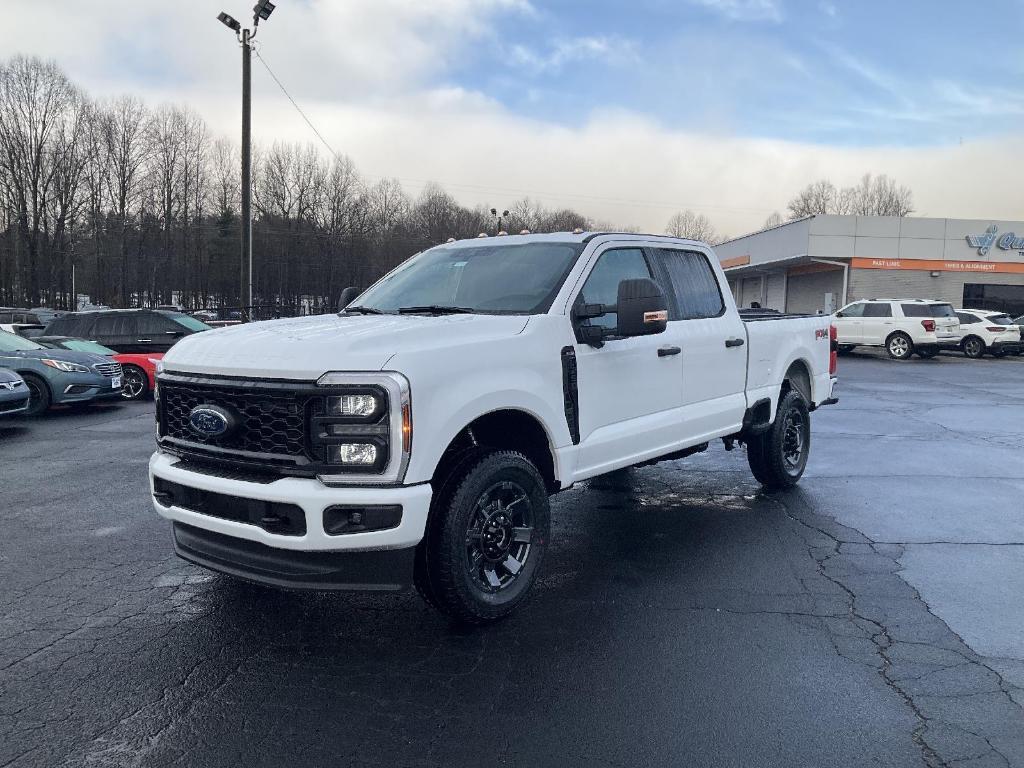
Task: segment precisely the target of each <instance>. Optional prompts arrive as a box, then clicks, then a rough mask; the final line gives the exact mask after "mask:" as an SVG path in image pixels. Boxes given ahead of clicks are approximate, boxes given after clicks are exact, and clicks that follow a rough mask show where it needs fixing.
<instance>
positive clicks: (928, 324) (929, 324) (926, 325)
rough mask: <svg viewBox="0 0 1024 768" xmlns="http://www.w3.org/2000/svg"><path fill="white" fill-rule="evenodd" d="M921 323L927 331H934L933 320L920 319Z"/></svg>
mask: <svg viewBox="0 0 1024 768" xmlns="http://www.w3.org/2000/svg"><path fill="white" fill-rule="evenodd" d="M921 325H923V326H924V329H925V330H926V331H928V333H933V332H934V331H935V321H934V320H922V321H921Z"/></svg>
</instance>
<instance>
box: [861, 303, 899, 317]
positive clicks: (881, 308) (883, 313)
mask: <svg viewBox="0 0 1024 768" xmlns="http://www.w3.org/2000/svg"><path fill="white" fill-rule="evenodd" d="M864 317H892V306H891V305H889V304H868V305H866V306H865V307H864Z"/></svg>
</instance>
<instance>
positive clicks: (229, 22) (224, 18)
mask: <svg viewBox="0 0 1024 768" xmlns="http://www.w3.org/2000/svg"><path fill="white" fill-rule="evenodd" d="M217 21H219V22H220V23H221V24H223V25H224V26H225V27H227V28H228V29H230V30H232V31H233V32H234V33H235V34H236V35H237V34H238V33H239V32H241V31H242V25H241V24H239V23H238V21H237V20H236V19H235V18H234V17H233V16H228V14H226V13H224V12H223V11H221V13H220V14H219V15H218V16H217Z"/></svg>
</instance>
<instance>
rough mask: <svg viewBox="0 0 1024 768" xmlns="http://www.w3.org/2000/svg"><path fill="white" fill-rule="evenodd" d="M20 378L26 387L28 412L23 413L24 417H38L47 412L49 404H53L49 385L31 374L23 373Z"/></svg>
mask: <svg viewBox="0 0 1024 768" xmlns="http://www.w3.org/2000/svg"><path fill="white" fill-rule="evenodd" d="M21 377H22V378H23V379H24V380H25V385H26V386H27V387H28V410H27V411H25V415H26V416H38V415H39V414H41V413H45V412H46V411H47V410H49V408H50V404H51V403H52V402H53V397H52V396H51V395H50V387H49V385H48V384H47V383H46V382H45V381H44V380H43V379H41V378H39V377H38V376H35V375H33V374H31V373H23V374H22V375H21Z"/></svg>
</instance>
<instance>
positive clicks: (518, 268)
mask: <svg viewBox="0 0 1024 768" xmlns="http://www.w3.org/2000/svg"><path fill="white" fill-rule="evenodd" d="M582 250H583V244H582V243H526V244H523V245H490V244H489V245H480V246H474V247H464V248H451V247H443V246H442V247H440V248H433V249H431V250H429V251H425V252H423V253H421V254H419V255H417V256H414V257H413V258H411V259H409V260H408V261H407V262H405V263H404V264H402V265H401V266H400V267H398V269H396V270H395V271H394V272H392V273H391V274H389V275H387V276H386V277H385V278H383V279H382V280H381V281H380V282H379V283H377V284H376V285H374V286H373V287H372V288H370V289H369V290H368V291H367V292H366V293H364V294H363V295H362V296H361V297H360V298H359V299H358V300H357V301H356V302H355V304H356V305H357V306H358V307H363V308H367V309H375V310H378V311H380V312H397V311H398V310H400V309H403V308H414V307H424V308H426V307H435V308H443V307H461V308H464V309H465V310H469V311H472V312H479V313H484V314H486V313H494V314H537V313H540V312H546V311H547V310H548V308H549V307H550V306H551V302H552V301H554V299H555V295H556V294H557V293H558V289H559V288H561V287H562V281H564V280H565V277H566V275H568V274H569V270H570V269H571V268H572V265H573V264H574V263H575V261H576V257H577V256H579V254H580V253H581V252H582Z"/></svg>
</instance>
